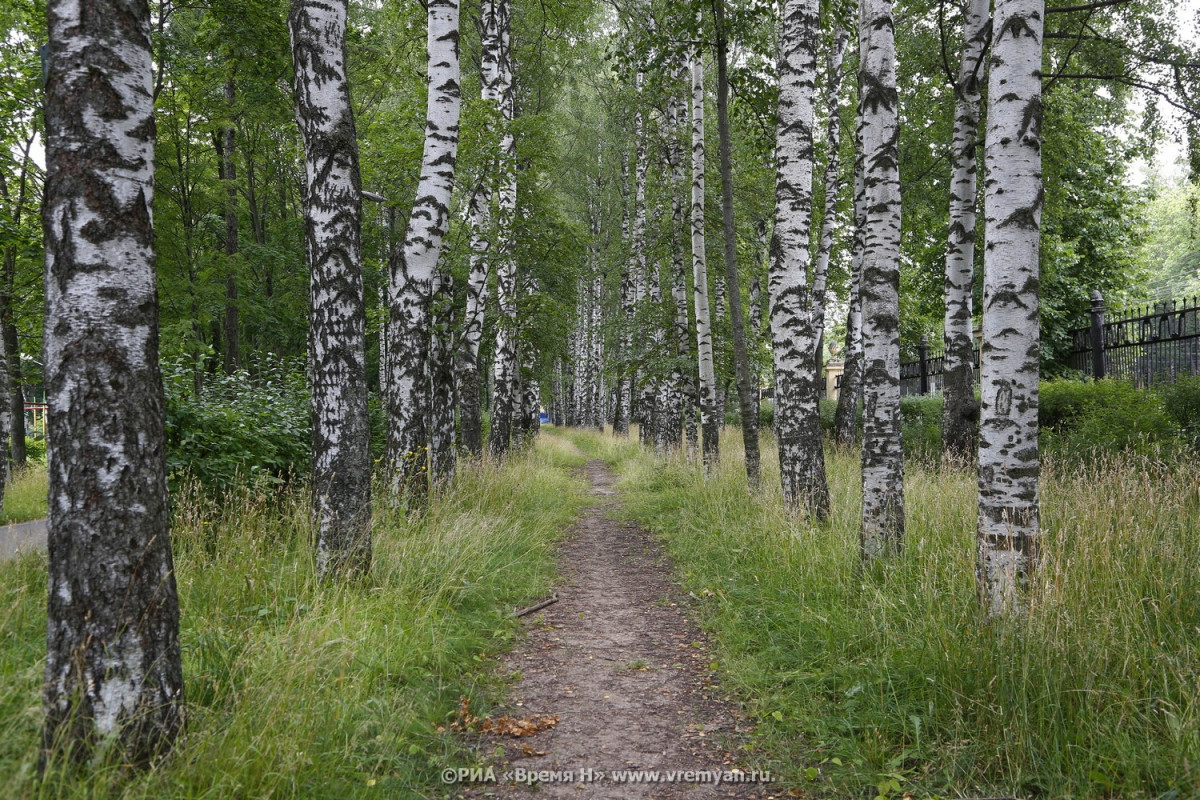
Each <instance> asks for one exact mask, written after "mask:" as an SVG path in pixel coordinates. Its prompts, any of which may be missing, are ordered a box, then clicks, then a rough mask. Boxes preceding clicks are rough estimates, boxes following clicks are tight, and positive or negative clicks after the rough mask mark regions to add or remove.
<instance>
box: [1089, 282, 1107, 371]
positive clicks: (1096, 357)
mask: <svg viewBox="0 0 1200 800" xmlns="http://www.w3.org/2000/svg"><path fill="white" fill-rule="evenodd" d="M1104 311H1105V309H1104V297H1103V296H1101V294H1100V292H1099V290H1094V291H1093V292H1092V377H1093V378H1095V379H1096V380H1100V379H1101V378H1103V377H1104Z"/></svg>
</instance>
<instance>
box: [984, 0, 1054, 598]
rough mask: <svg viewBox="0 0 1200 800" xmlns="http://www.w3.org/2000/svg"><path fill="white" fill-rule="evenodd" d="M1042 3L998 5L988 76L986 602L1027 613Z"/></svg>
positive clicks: (1032, 549)
mask: <svg viewBox="0 0 1200 800" xmlns="http://www.w3.org/2000/svg"><path fill="white" fill-rule="evenodd" d="M1043 12H1044V4H1043V2H1042V0H996V10H995V23H994V30H995V32H996V33H995V37H994V39H993V43H992V59H991V65H990V70H991V72H990V75H989V76H988V114H987V145H986V148H987V149H986V159H987V180H986V183H985V187H986V194H985V200H984V203H985V205H984V212H985V224H986V226H987V229H986V233H985V237H986V239H985V240H986V242H987V246H986V249H985V250H984V258H983V358H982V365H981V370H980V371H981V373H982V386H983V415H982V419H981V421H980V430H979V567H978V570H977V575H978V583H979V597H980V601H981V603H982V604H983V607H984V609H985V611H986V612H987V613H988V614H991V615H997V614H1004V613H1022V612H1023V611H1024V609H1025V602H1024V598H1023V597H1022V589H1023V588H1024V586H1025V584H1026V583H1027V582H1028V580H1029V576H1030V575H1031V574H1032V572H1033V570H1034V567H1035V566H1036V564H1037V558H1038V544H1039V542H1040V540H1041V532H1040V530H1039V522H1038V476H1039V472H1040V466H1041V465H1040V462H1039V459H1038V357H1039V351H1040V345H1041V342H1040V340H1039V331H1038V305H1039V302H1038V258H1039V254H1040V235H1041V220H1042V198H1043V194H1042V191H1043V189H1042V157H1041V136H1042V84H1041V68H1042V16H1043Z"/></svg>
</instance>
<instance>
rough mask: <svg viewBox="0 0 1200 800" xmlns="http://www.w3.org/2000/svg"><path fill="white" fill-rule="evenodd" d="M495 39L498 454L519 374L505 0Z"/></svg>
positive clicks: (494, 438) (492, 442)
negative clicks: (500, 128) (500, 125)
mask: <svg viewBox="0 0 1200 800" xmlns="http://www.w3.org/2000/svg"><path fill="white" fill-rule="evenodd" d="M495 3H496V18H497V25H498V28H497V29H498V32H499V38H500V94H499V96H500V112H501V115H502V116H503V117H504V121H505V129H504V135H503V136H502V137H501V140H500V170H499V173H500V174H499V178H500V203H499V207H498V210H497V228H498V235H499V242H498V244H499V248H498V250H499V252H498V253H497V255H496V261H495V263H496V299H497V301H498V306H499V318H498V319H497V324H496V347H495V354H494V356H493V362H492V365H493V369H494V373H493V376H492V378H493V380H492V392H493V397H492V427H491V430H490V431H489V434H488V449H489V450H490V451H491V453H492V455H495V456H503V455H504V454H505V453H507V452H508V448H509V445H510V442H511V440H512V423H513V415H514V414H515V413H516V411H517V410H518V408H519V403H520V397H519V396H518V394H517V392H518V388H519V384H520V375H519V374H518V363H517V262H516V256H515V253H514V249H513V246H514V242H513V230H514V226H515V225H516V221H517V144H516V139H515V138H514V136H513V130H512V123H513V119H514V117H515V113H516V105H515V99H514V96H513V92H514V87H513V62H512V51H511V47H510V41H511V37H512V27H511V24H512V23H511V8H510V6H509V3H508V0H495Z"/></svg>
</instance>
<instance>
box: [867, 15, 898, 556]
mask: <svg viewBox="0 0 1200 800" xmlns="http://www.w3.org/2000/svg"><path fill="white" fill-rule="evenodd" d="M858 30H859V33H858V36H859V39H858V41H859V100H858V113H859V124H860V125H861V127H862V151H863V159H864V161H863V163H864V172H863V186H864V202H865V211H866V217H865V220H864V227H863V260H862V277H861V279H860V284H859V291H860V293H861V298H862V313H863V450H862V476H863V515H862V535H861V545H862V553H863V556H864V557H866V558H876V557H879V556H882V555H884V554H886V553H894V552H898V551H899V549H900V546H901V542H902V540H903V536H904V472H903V464H902V461H901V450H900V168H899V162H900V147H899V142H900V135H899V134H900V128H899V120H898V111H899V108H898V107H899V102H898V101H899V97H898V95H897V92H896V43H895V31H894V27H893V23H892V2H891V0H863V1H862V3H861V6H860V15H859V29H858Z"/></svg>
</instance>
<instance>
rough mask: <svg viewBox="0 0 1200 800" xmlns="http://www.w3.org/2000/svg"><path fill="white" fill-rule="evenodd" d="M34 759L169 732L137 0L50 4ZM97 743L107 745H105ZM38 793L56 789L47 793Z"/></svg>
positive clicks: (173, 725)
mask: <svg viewBox="0 0 1200 800" xmlns="http://www.w3.org/2000/svg"><path fill="white" fill-rule="evenodd" d="M47 23H48V35H49V44H48V53H47V61H46V66H47V81H46V98H45V121H46V129H45V130H46V183H45V189H44V200H43V206H42V224H43V231H44V234H45V245H46V254H45V265H46V272H45V290H46V320H45V329H44V334H45V350H44V353H45V381H46V401H47V404H48V405H49V419H48V432H49V475H50V489H49V523H48V528H49V531H48V545H49V568H48V575H47V584H48V595H49V596H48V604H47V618H46V644H47V648H46V649H47V652H46V663H45V673H44V675H45V683H44V689H43V708H44V711H45V727H44V728H43V734H42V750H43V764H44V763H45V762H46V760H47V759H48V758H50V757H52V756H55V755H69V756H70V757H71V759H72V760H73V761H74V762H75V763H76V764H80V765H83V764H86V763H88V761H89V758H90V755H91V754H90V752H89V751H91V750H92V749H93V748H97V747H98V748H99V749H100V750H101V751H102V752H101V753H100V754H99V755H98V756H97V760H98V761H102V762H103V760H104V759H105V758H108V757H110V756H113V755H115V756H116V758H113V759H112V761H111V763H113V764H117V763H122V762H124V763H128V764H132V765H134V766H144V765H145V764H146V763H147V762H149V761H151V760H153V759H155V758H156V757H158V756H161V755H163V754H164V753H165V752H166V751H167V750H169V749H170V748H171V746H172V745H173V744H174V742H175V740H176V737H177V736H178V735H179V734H180V733H181V731H182V730H183V726H184V713H185V707H184V696H183V675H182V668H181V658H180V644H179V601H178V596H177V594H176V587H175V572H174V564H173V561H172V556H171V542H170V536H169V526H170V510H169V506H168V500H167V480H166V455H165V450H164V435H163V425H164V410H163V407H164V400H163V386H162V375H161V373H160V372H159V366H158V344H159V340H158V297H157V287H156V283H155V265H154V259H155V256H154V227H153V208H154V135H155V134H154V100H153V86H152V59H151V28H150V9H149V5H148V3H146V2H144V0H135V2H130V3H125V2H112V1H111V0H96V2H92V3H88V4H83V3H77V2H70V0H50V3H49V5H48V8H47ZM104 751H107V752H104ZM50 791H51V792H53V790H50Z"/></svg>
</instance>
